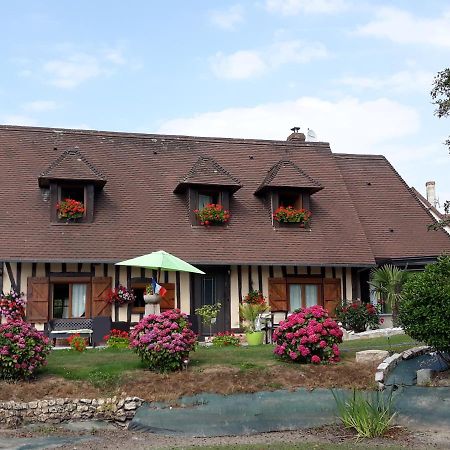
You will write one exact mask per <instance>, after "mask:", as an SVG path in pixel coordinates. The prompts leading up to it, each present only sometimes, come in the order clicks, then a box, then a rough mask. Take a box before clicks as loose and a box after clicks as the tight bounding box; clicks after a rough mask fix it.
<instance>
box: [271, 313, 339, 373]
mask: <svg viewBox="0 0 450 450" xmlns="http://www.w3.org/2000/svg"><path fill="white" fill-rule="evenodd" d="M342 334H343V333H342V330H341V329H340V328H339V326H338V324H337V322H336V321H335V320H333V319H331V318H330V317H328V312H327V310H326V309H324V308H322V307H321V306H312V307H311V308H305V309H298V310H296V311H295V312H294V314H292V315H290V316H289V317H288V318H287V319H286V320H284V321H282V322H281V323H280V325H279V327H278V328H277V329H276V330H275V331H274V333H273V339H274V342H275V344H276V346H275V350H274V353H275V354H277V355H279V356H281V357H283V358H286V359H289V360H292V361H295V362H300V363H313V364H320V363H328V362H337V361H339V348H338V345H337V344H338V343H340V342H342Z"/></svg>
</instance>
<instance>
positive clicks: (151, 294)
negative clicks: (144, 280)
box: [144, 284, 161, 305]
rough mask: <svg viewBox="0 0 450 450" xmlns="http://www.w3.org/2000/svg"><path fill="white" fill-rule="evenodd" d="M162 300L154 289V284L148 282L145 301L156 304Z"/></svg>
mask: <svg viewBox="0 0 450 450" xmlns="http://www.w3.org/2000/svg"><path fill="white" fill-rule="evenodd" d="M160 301H161V296H160V295H159V294H157V293H156V292H155V291H154V289H153V285H152V284H148V285H147V286H146V288H145V294H144V302H145V303H149V304H151V305H156V304H157V303H159V302H160Z"/></svg>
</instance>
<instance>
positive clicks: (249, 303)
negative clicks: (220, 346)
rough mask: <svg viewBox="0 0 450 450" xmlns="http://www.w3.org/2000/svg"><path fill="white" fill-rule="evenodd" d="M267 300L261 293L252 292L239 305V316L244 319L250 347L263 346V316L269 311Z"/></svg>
mask: <svg viewBox="0 0 450 450" xmlns="http://www.w3.org/2000/svg"><path fill="white" fill-rule="evenodd" d="M269 309H270V307H269V305H268V304H267V303H266V298H265V297H264V295H263V294H262V292H259V291H255V290H253V291H250V292H249V293H248V294H247V295H246V297H245V298H244V299H243V300H242V303H241V304H240V305H239V316H240V317H241V319H243V320H244V321H245V322H244V330H245V337H246V339H247V343H248V345H261V344H262V343H263V340H264V332H263V331H261V314H263V313H265V312H267V311H269Z"/></svg>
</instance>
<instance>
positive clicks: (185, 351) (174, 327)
mask: <svg viewBox="0 0 450 450" xmlns="http://www.w3.org/2000/svg"><path fill="white" fill-rule="evenodd" d="M190 325H191V324H190V323H189V322H188V319H187V316H186V314H184V313H182V312H181V311H180V310H179V309H173V310H170V311H165V312H163V313H162V314H159V315H157V314H149V315H148V316H145V317H144V318H143V319H141V321H140V322H139V323H138V324H137V325H136V327H135V328H134V330H133V331H132V332H131V336H130V340H131V348H132V349H133V350H134V351H135V352H136V353H137V354H138V355H139V356H140V357H141V359H142V361H143V362H145V363H147V364H148V366H149V368H150V369H151V370H155V371H157V372H169V371H174V370H179V369H181V368H182V365H183V360H184V359H185V358H187V357H188V356H189V352H190V351H191V350H194V349H195V344H196V341H197V336H196V334H195V333H194V332H193V331H192V330H191V329H190Z"/></svg>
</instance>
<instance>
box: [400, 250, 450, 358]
mask: <svg viewBox="0 0 450 450" xmlns="http://www.w3.org/2000/svg"><path fill="white" fill-rule="evenodd" d="M402 297H403V299H402V302H401V304H400V321H401V323H402V325H403V328H404V329H405V332H406V333H407V334H408V335H409V336H411V337H412V338H413V339H416V340H418V341H420V342H425V343H426V344H428V345H431V346H432V347H434V348H435V349H436V350H437V351H440V352H443V351H444V352H445V351H447V352H448V351H450V256H442V257H440V258H438V261H437V262H436V263H435V264H429V265H428V266H426V268H425V270H424V271H423V272H421V273H416V274H415V275H414V276H412V277H409V278H408V280H407V281H406V283H405V285H404V289H403V292H402Z"/></svg>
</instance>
